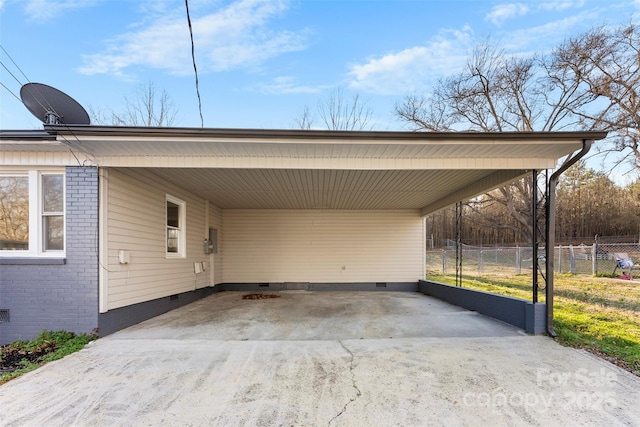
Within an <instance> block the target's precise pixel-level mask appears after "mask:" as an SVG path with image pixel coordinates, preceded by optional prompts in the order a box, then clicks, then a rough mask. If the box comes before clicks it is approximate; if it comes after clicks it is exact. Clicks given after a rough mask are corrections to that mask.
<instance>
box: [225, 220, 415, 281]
mask: <svg viewBox="0 0 640 427" xmlns="http://www.w3.org/2000/svg"><path fill="white" fill-rule="evenodd" d="M222 223H223V226H224V234H223V238H222V247H223V248H224V249H223V250H224V257H223V260H222V266H223V267H222V268H223V281H224V282H225V283H268V282H271V283H281V282H310V283H347V282H348V283H359V282H417V281H418V280H419V279H422V278H424V268H423V266H424V263H423V258H424V256H423V253H424V252H423V247H424V239H423V223H424V222H423V220H422V218H421V217H420V214H419V212H417V211H413V210H403V211H328V210H223V211H222Z"/></svg>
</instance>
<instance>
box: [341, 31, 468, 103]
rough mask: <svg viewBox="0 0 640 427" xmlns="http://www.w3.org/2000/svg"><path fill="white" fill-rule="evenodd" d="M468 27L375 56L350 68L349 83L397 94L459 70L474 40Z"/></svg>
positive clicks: (366, 88) (356, 86) (353, 86)
mask: <svg viewBox="0 0 640 427" xmlns="http://www.w3.org/2000/svg"><path fill="white" fill-rule="evenodd" d="M472 39H473V32H472V30H471V29H470V28H469V27H465V28H464V29H462V30H459V31H451V30H447V31H442V32H441V33H440V34H439V35H438V36H436V37H435V38H434V39H433V40H431V41H430V42H429V43H427V44H426V45H424V46H415V47H411V48H407V49H404V50H402V51H400V52H396V53H390V54H387V55H384V56H382V57H380V58H373V59H370V60H369V61H367V62H366V63H364V64H361V65H354V66H352V67H351V69H350V71H349V72H348V75H349V78H350V79H351V81H350V83H349V87H350V88H352V89H356V90H362V91H365V92H369V93H376V94H384V95H396V94H406V93H410V92H412V91H416V90H420V89H424V88H425V87H427V86H428V85H429V84H430V83H433V82H434V81H435V80H436V79H437V78H438V77H441V76H443V75H447V74H450V73H451V72H455V71H456V70H459V69H460V68H461V67H462V66H463V65H464V62H465V60H466V57H467V53H468V50H469V48H470V47H471V45H472V42H473V40H472Z"/></svg>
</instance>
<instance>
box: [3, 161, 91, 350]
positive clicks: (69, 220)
mask: <svg viewBox="0 0 640 427" xmlns="http://www.w3.org/2000/svg"><path fill="white" fill-rule="evenodd" d="M98 197H99V195H98V169H97V168H89V167H86V168H83V167H67V169H66V232H67V236H66V243H67V246H66V258H65V259H64V260H60V259H40V258H38V259H26V258H22V259H20V258H16V259H2V260H1V261H2V265H0V310H9V316H10V318H9V322H3V323H0V344H6V343H8V342H12V341H15V340H18V339H32V338H34V337H35V336H37V335H38V334H39V333H40V332H41V331H42V330H44V329H49V330H58V329H65V330H68V331H72V332H84V333H90V332H91V331H92V330H93V329H94V328H97V327H98Z"/></svg>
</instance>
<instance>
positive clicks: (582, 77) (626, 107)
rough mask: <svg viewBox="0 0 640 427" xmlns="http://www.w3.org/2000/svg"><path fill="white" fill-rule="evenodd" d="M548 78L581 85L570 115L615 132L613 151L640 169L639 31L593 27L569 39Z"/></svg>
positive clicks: (552, 63) (557, 54) (589, 125)
mask: <svg viewBox="0 0 640 427" xmlns="http://www.w3.org/2000/svg"><path fill="white" fill-rule="evenodd" d="M549 76H550V78H552V79H555V81H556V82H560V81H569V82H573V84H574V85H576V86H577V89H576V94H575V97H576V98H579V97H581V98H583V99H585V100H588V101H589V102H587V103H580V104H577V105H571V106H570V107H571V113H573V114H576V115H578V116H579V117H580V119H581V121H582V123H583V124H584V126H585V127H587V128H592V129H599V130H607V131H611V132H613V134H614V136H613V138H612V139H613V147H612V149H613V150H615V151H617V152H622V151H627V152H628V153H630V154H629V155H628V156H626V158H625V157H623V158H622V161H624V160H625V159H626V160H628V161H630V162H631V163H632V164H633V165H634V166H635V168H636V169H637V170H640V27H638V25H636V24H629V25H627V26H623V27H618V28H613V29H607V28H605V27H599V28H595V29H593V30H591V31H589V32H586V33H584V34H582V35H580V36H578V37H576V38H572V39H569V40H568V41H566V42H565V43H563V44H562V45H561V46H560V47H559V48H558V49H556V50H555V51H554V53H553V55H552V57H551V59H550V64H549Z"/></svg>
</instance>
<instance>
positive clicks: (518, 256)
mask: <svg viewBox="0 0 640 427" xmlns="http://www.w3.org/2000/svg"><path fill="white" fill-rule="evenodd" d="M520 249H521V248H520V246H518V247H517V248H516V274H522V252H521V251H520Z"/></svg>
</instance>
